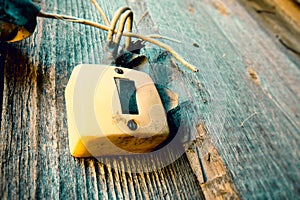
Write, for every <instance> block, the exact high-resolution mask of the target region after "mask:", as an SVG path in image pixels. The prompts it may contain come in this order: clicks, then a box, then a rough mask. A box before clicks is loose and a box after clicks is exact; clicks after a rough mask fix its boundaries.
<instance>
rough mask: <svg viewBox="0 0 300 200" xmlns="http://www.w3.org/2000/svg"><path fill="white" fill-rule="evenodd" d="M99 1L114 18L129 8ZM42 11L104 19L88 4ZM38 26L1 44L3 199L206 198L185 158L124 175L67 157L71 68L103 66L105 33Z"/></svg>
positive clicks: (51, 5) (61, 4)
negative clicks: (26, 35) (23, 36)
mask: <svg viewBox="0 0 300 200" xmlns="http://www.w3.org/2000/svg"><path fill="white" fill-rule="evenodd" d="M99 2H100V4H101V5H102V7H103V9H104V10H105V12H106V13H107V14H108V16H109V17H110V18H111V16H112V14H113V12H114V11H115V10H116V9H117V8H118V7H120V6H121V5H126V2H125V1H119V2H107V1H99ZM41 6H42V7H43V8H44V10H46V11H49V12H58V13H64V14H69V15H73V16H78V17H83V18H87V19H92V20H94V21H101V20H100V17H99V16H98V14H97V13H96V11H95V8H93V7H92V4H91V3H90V2H89V1H84V2H81V1H75V2H74V1H71V0H66V1H52V2H45V1H43V2H41ZM38 24H39V25H38V27H37V30H36V32H35V34H34V35H33V36H32V37H31V38H29V39H27V40H26V41H23V42H21V43H16V44H1V50H3V49H5V52H4V55H1V58H2V60H1V63H3V67H4V70H5V71H4V92H3V112H2V117H3V119H2V121H1V135H0V137H1V144H0V153H1V162H0V169H1V170H0V177H1V181H0V188H1V198H5V199H7V198H9V199H16V198H45V197H46V198H51V199H52V198H53V199H59V198H68V199H75V198H79V199H162V198H166V199H173V198H180V197H181V198H201V197H202V193H201V189H200V187H199V185H198V184H197V181H196V177H195V176H194V175H193V173H192V171H191V169H190V167H189V164H188V162H187V159H186V157H185V156H182V157H181V158H179V159H178V160H177V161H176V162H174V163H173V164H172V165H170V166H168V167H166V168H163V169H161V170H158V171H156V172H150V173H127V172H122V171H119V170H117V169H118V168H119V166H114V165H113V168H110V167H107V166H106V165H104V164H101V163H100V162H98V161H97V160H95V159H77V158H73V157H72V156H71V155H70V153H69V149H68V136H67V122H66V113H65V100H64V89H65V86H66V84H67V81H68V78H69V76H70V73H71V71H72V69H73V67H74V66H76V65H77V64H79V63H101V60H102V58H103V47H104V42H105V36H106V33H104V32H103V31H100V30H95V29H94V28H91V27H87V26H82V25H77V24H72V23H67V22H64V21H59V20H48V19H39V21H38ZM133 164H134V163H133ZM124 165H125V163H124ZM183 179H184V181H178V180H183Z"/></svg>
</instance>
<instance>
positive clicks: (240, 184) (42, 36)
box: [0, 0, 300, 199]
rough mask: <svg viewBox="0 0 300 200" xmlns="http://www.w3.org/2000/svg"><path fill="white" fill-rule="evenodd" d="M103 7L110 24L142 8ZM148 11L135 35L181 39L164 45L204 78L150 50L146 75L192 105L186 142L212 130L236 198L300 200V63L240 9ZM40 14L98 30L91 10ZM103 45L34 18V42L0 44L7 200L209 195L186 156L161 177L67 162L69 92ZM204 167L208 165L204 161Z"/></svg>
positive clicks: (98, 35)
mask: <svg viewBox="0 0 300 200" xmlns="http://www.w3.org/2000/svg"><path fill="white" fill-rule="evenodd" d="M98 2H99V3H100V5H101V6H102V7H103V9H104V10H105V12H106V13H107V14H108V16H109V18H111V17H112V14H113V12H114V11H115V10H116V9H117V8H118V7H119V6H121V5H126V4H129V5H130V4H132V3H134V2H135V0H127V1H113V2H110V1H105V0H101V1H100V0H99V1H98ZM143 2H144V3H145V4H144V5H145V6H146V7H145V8H144V9H143V10H148V14H147V15H145V17H141V16H143V13H139V14H138V15H137V16H140V17H139V18H136V19H135V24H136V26H137V27H136V29H138V30H139V31H140V32H142V33H147V30H149V29H150V30H151V31H149V33H153V30H157V31H159V33H161V34H162V35H166V36H169V37H173V38H175V39H179V40H181V41H182V42H181V43H179V44H177V43H174V42H167V43H168V44H170V46H172V47H174V48H175V49H176V50H177V51H178V52H179V53H180V54H181V55H183V56H184V57H185V58H186V59H187V60H188V61H190V62H191V63H192V64H194V65H196V66H197V67H198V69H199V73H196V74H195V73H191V72H188V71H187V70H185V69H184V68H183V66H181V65H180V64H179V63H178V66H179V68H178V69H177V68H176V67H175V65H174V64H173V65H172V64H171V62H170V60H169V58H168V57H167V58H165V59H163V58H164V55H165V54H162V55H160V56H159V53H162V52H163V51H162V50H159V49H158V48H156V47H152V48H149V46H148V51H146V52H145V53H147V52H148V55H150V56H151V57H150V61H153V62H154V63H152V65H151V67H150V68H149V73H150V74H151V76H152V77H153V78H154V79H155V80H157V81H158V82H159V83H163V84H165V85H166V86H168V87H169V88H170V89H172V90H174V91H175V92H177V93H178V94H179V96H180V97H181V99H180V101H181V102H187V103H188V104H189V105H188V106H186V107H187V108H188V109H187V110H188V114H187V116H186V117H189V118H190V121H189V123H187V126H188V127H190V130H191V131H190V132H191V135H189V140H193V139H195V140H197V137H198V136H197V134H198V133H199V131H198V132H197V127H198V126H199V124H201V126H204V127H205V130H206V131H207V134H209V135H210V138H211V141H210V142H211V146H214V145H215V146H216V147H217V150H218V151H219V153H220V155H221V158H222V159H223V161H224V163H225V165H226V167H227V168H228V170H229V174H230V176H231V177H232V178H233V181H234V183H235V185H236V186H237V188H238V191H239V193H240V195H241V197H243V198H245V199H264V198H269V199H272V198H279V199H280V198H287V199H293V198H298V196H299V188H300V186H299V180H300V176H299V152H300V151H299V150H300V149H299V148H300V147H299V137H300V134H299V133H300V128H299V121H300V120H299V111H300V104H299V102H300V92H299V86H300V79H299V77H300V71H299V68H300V67H299V63H297V62H296V61H294V60H292V59H290V58H289V57H288V56H287V55H286V54H285V52H284V51H282V49H281V48H280V47H278V45H276V44H275V43H274V41H273V40H272V38H271V37H270V36H268V35H267V34H266V33H265V32H264V31H262V30H261V27H260V26H258V24H257V22H255V21H254V20H253V19H252V18H251V17H250V16H249V15H248V14H247V13H246V12H245V9H244V8H243V7H241V6H240V4H238V3H237V2H236V1H223V0H213V1H209V0H202V1H195V0H183V1H179V0H178V1H171V0H164V1H160V2H159V3H158V2H153V1H149V0H145V1H143ZM41 6H42V8H43V9H44V10H45V11H49V12H56V13H64V14H69V15H74V16H78V17H83V18H87V19H91V20H94V21H99V22H101V19H100V16H99V15H98V14H97V13H96V10H95V8H93V7H92V4H91V3H90V2H89V1H71V0H64V1H58V0H55V1H51V2H50V1H42V2H41ZM141 10H142V9H141ZM136 12H137V11H136ZM144 20H146V21H148V22H147V23H145V22H143V21H144ZM149 24H153V26H152V27H150V28H149ZM105 37H106V33H104V32H103V31H100V30H96V29H94V28H91V27H87V26H82V25H78V24H72V23H68V22H64V21H59V20H49V19H39V20H38V27H37V30H36V32H35V34H34V35H33V36H32V37H31V38H29V39H27V40H25V41H23V42H21V43H16V44H0V48H1V50H2V49H5V51H1V52H4V53H5V55H1V56H0V59H2V60H1V61H0V63H4V64H3V65H4V66H3V67H4V91H3V106H2V113H1V115H2V121H1V135H0V141H1V142H0V156H1V162H0V189H1V197H2V198H10V199H15V198H30V197H31V198H42V197H47V198H51V199H52V198H55V199H58V198H70V199H74V198H78V199H87V198H89V199H163V198H165V199H173V198H181V199H195V198H201V197H202V191H201V187H200V183H201V180H199V176H198V175H197V174H196V176H195V175H194V173H195V171H192V169H194V168H193V167H192V169H191V167H190V164H189V162H190V163H191V165H193V162H191V161H188V160H187V157H186V156H185V155H184V156H182V157H181V158H179V159H178V160H177V161H176V162H174V163H173V164H171V165H170V166H168V167H166V168H164V169H162V170H158V171H157V172H152V173H140V174H134V173H125V172H118V171H117V170H114V169H111V168H108V167H106V166H105V165H103V164H101V163H99V162H97V161H96V160H94V159H75V158H73V157H71V156H70V153H69V151H68V137H67V123H66V115H65V102H64V101H65V99H64V89H65V86H66V84H67V81H68V78H69V76H70V73H71V71H72V69H73V67H74V66H76V65H77V64H79V63H101V61H102V58H103V47H104V43H105ZM153 49H154V50H153ZM149 52H150V53H149ZM4 58H5V61H3V59H4ZM158 61H161V63H160V64H157V63H156V62H158ZM175 63H177V62H176V61H175ZM159 67H162V68H159ZM245 120H246V121H245ZM242 122H244V123H243V126H241V124H242ZM200 132H201V131H200ZM193 133H195V134H193ZM207 141H208V140H207ZM210 142H208V143H207V144H206V146H208V147H206V148H201V145H200V144H201V143H197V144H199V145H200V146H197V147H196V152H197V153H198V155H199V157H201V158H207V159H208V156H209V155H211V154H213V153H212V152H214V149H213V148H211V149H210V148H209V146H210ZM211 159H212V161H213V160H214V159H213V157H212V158H211ZM203 165H205V166H209V164H208V163H207V162H206V161H205V162H204V163H203ZM211 166H213V165H211ZM208 171H209V170H207V172H208ZM196 173H197V172H196ZM198 173H201V172H198ZM208 177H209V174H208ZM202 181H203V180H202ZM202 189H203V187H202ZM204 189H205V188H204ZM225 192H226V190H225ZM221 196H222V195H221Z"/></svg>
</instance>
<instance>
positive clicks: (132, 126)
mask: <svg viewBox="0 0 300 200" xmlns="http://www.w3.org/2000/svg"><path fill="white" fill-rule="evenodd" d="M127 126H128V128H129V129H130V130H132V131H135V130H136V129H137V128H138V125H137V123H136V122H135V121H134V120H133V119H131V120H129V121H128V122H127Z"/></svg>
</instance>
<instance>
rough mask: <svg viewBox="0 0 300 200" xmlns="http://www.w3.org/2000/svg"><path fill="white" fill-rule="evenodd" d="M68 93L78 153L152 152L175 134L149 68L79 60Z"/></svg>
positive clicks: (70, 126) (73, 142)
mask: <svg viewBox="0 0 300 200" xmlns="http://www.w3.org/2000/svg"><path fill="white" fill-rule="evenodd" d="M65 95H66V107H67V115H68V131H69V145H70V151H71V154H72V155H73V156H75V157H89V156H95V157H97V156H105V155H125V154H134V153H146V152H149V151H151V150H153V149H154V148H155V147H157V146H158V145H159V144H160V143H162V142H163V141H164V140H165V139H166V138H167V137H168V135H169V128H168V124H167V119H166V113H165V110H164V107H163V105H162V102H161V99H160V96H159V94H158V92H157V89H156V87H155V85H154V83H153V81H152V79H151V78H150V77H149V76H148V75H147V74H145V73H143V72H139V71H136V70H131V69H126V68H119V67H114V66H103V65H78V66H77V67H75V69H74V70H73V73H72V75H71V78H70V80H69V83H68V85H67V88H66V93H65Z"/></svg>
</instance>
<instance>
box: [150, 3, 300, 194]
mask: <svg viewBox="0 0 300 200" xmlns="http://www.w3.org/2000/svg"><path fill="white" fill-rule="evenodd" d="M146 2H147V4H148V7H149V13H160V14H159V15H152V18H153V21H155V23H156V25H157V28H158V29H159V30H160V31H161V32H162V33H163V34H167V35H168V33H169V32H171V33H172V32H175V33H176V35H177V36H178V35H179V36H181V35H184V36H185V37H186V38H191V40H192V41H193V42H187V41H185V42H184V45H183V46H184V47H182V46H180V44H178V46H177V48H178V50H179V52H180V53H181V54H183V55H185V57H187V58H190V61H192V62H193V64H195V65H196V66H198V67H199V70H200V71H199V74H198V75H197V76H198V80H199V81H200V82H201V85H202V87H203V88H204V90H205V91H207V93H208V95H209V96H208V98H207V99H208V102H207V104H205V106H201V103H199V104H197V105H195V106H196V108H195V110H197V111H200V112H198V113H197V114H196V115H197V116H198V118H199V119H200V118H201V117H202V118H203V119H204V122H205V125H206V126H207V129H208V133H209V134H210V135H211V137H212V140H213V141H214V143H215V144H216V146H217V149H218V150H219V152H220V154H221V157H222V158H223V160H224V162H225V163H226V166H227V168H228V170H229V171H230V174H231V176H232V177H233V180H234V182H235V184H236V186H237V187H238V189H239V191H240V194H241V195H242V197H244V198H246V199H248V198H251V199H252V198H289V199H293V198H297V197H298V196H299V180H300V177H299V152H300V151H299V150H300V149H299V136H300V134H299V133H300V128H299V127H300V125H299V114H298V113H299V111H300V104H299V102H300V93H299V91H300V90H299V86H300V79H299V77H300V76H299V75H300V71H299V63H296V62H294V61H293V60H292V59H290V58H289V57H288V56H286V54H285V53H284V52H283V51H281V49H280V48H279V47H278V46H277V45H276V44H275V43H274V41H273V40H272V39H271V37H270V36H268V35H267V34H266V33H265V32H264V31H262V30H261V28H260V27H259V26H258V24H257V23H256V22H255V21H254V20H253V19H252V18H251V17H250V16H249V15H248V14H247V13H246V12H245V10H244V8H242V7H241V6H240V5H239V4H237V2H235V1H230V2H225V1H192V0H185V1H162V2H161V3H160V4H153V3H151V1H148V0H147V1H146ZM194 42H195V43H197V44H198V45H199V46H200V48H198V49H195V48H194V47H193V45H192V44H193V43H194ZM193 76H195V75H193V74H188V75H185V77H186V78H185V79H186V84H187V85H193V86H191V87H194V88H196V87H195V83H192V82H191V80H192V81H194V80H195V79H194V78H193ZM190 91H193V90H190ZM198 96H199V92H197V93H196V92H195V94H194V96H193V98H194V99H195V100H196V99H198V100H200V98H199V97H198ZM197 97H198V98H197ZM219 98H220V99H219ZM253 113H257V114H255V115H253V117H252V118H250V119H249V120H248V121H247V122H246V123H245V124H244V126H243V127H241V126H240V125H241V122H243V121H244V120H245V119H246V118H247V117H248V116H251V115H252V114H253Z"/></svg>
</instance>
